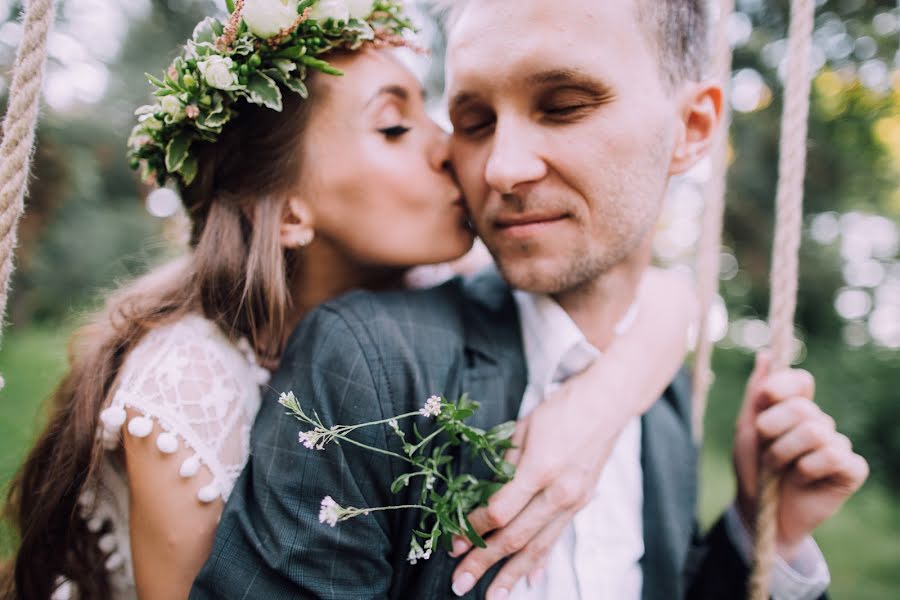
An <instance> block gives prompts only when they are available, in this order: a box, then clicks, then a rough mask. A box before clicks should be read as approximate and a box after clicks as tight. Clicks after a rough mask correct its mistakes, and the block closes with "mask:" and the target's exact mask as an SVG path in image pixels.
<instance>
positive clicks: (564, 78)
mask: <svg viewBox="0 0 900 600" xmlns="http://www.w3.org/2000/svg"><path fill="white" fill-rule="evenodd" d="M525 82H526V83H527V84H528V85H547V84H553V83H576V84H588V85H591V86H592V87H606V85H604V84H603V83H602V82H601V81H598V80H597V79H596V78H594V77H591V76H590V75H587V74H586V73H584V72H583V71H578V70H576V69H551V70H549V71H540V72H538V73H533V74H531V75H529V76H528V77H526V78H525Z"/></svg>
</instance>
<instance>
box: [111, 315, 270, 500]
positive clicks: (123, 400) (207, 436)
mask: <svg viewBox="0 0 900 600" xmlns="http://www.w3.org/2000/svg"><path fill="white" fill-rule="evenodd" d="M244 346H245V347H243V348H242V347H239V346H238V347H236V346H235V345H234V344H232V343H231V342H230V341H229V340H228V339H227V338H226V337H225V336H224V335H223V334H222V333H221V332H220V331H219V330H218V328H217V327H216V326H215V324H213V323H212V322H210V321H207V320H206V319H203V318H202V317H199V316H194V317H187V318H185V319H183V320H181V321H179V322H177V323H175V324H174V325H171V326H167V327H163V328H160V329H158V330H154V331H153V332H151V333H149V334H148V335H147V337H146V338H145V339H143V340H142V341H141V342H140V343H139V344H138V345H137V347H136V348H135V349H134V350H133V351H132V352H131V354H130V355H129V357H128V359H127V360H126V363H125V365H124V368H123V370H122V375H121V377H120V378H119V385H118V388H117V389H116V392H115V394H114V396H113V399H112V402H111V403H110V405H109V406H108V407H107V408H106V409H104V410H103V412H102V413H101V415H100V418H101V421H102V428H101V432H100V435H101V436H102V439H103V442H104V445H105V446H106V447H107V448H110V449H114V448H117V447H118V446H119V443H120V436H121V431H122V428H123V427H127V429H128V433H130V434H131V435H133V436H136V437H141V438H143V437H147V436H149V435H150V434H151V433H152V432H153V430H154V422H156V423H158V424H159V426H160V429H161V430H162V432H161V433H159V435H158V436H157V438H156V446H157V448H158V449H159V451H160V452H162V453H163V454H174V453H175V452H177V451H178V449H179V447H180V446H181V444H184V445H185V446H187V447H188V448H190V449H191V451H192V452H191V456H190V457H189V458H187V459H186V460H184V461H183V462H182V464H181V467H180V471H179V473H180V475H181V476H182V477H185V478H187V477H193V476H194V475H196V474H197V473H198V471H199V470H200V467H201V465H205V466H206V467H207V468H208V469H209V471H210V472H211V473H212V475H213V480H212V482H211V483H210V484H208V485H206V486H204V487H202V488H201V489H200V491H199V492H198V494H197V496H198V498H199V499H200V501H202V502H206V503H208V502H213V501H215V500H217V499H218V498H220V497H221V498H223V499H225V500H227V499H228V495H229V494H230V492H231V489H232V487H233V486H234V481H235V479H236V478H237V476H238V474H239V473H240V471H241V469H242V468H243V466H244V463H245V462H246V460H247V455H248V448H249V437H250V426H251V424H252V423H253V419H254V418H255V415H256V411H257V410H258V408H259V398H260V392H259V387H258V386H259V385H260V384H262V383H264V382H265V381H266V380H267V379H268V372H267V371H265V370H264V369H262V368H260V367H258V366H256V363H255V360H254V359H253V356H252V352H250V351H249V347H246V345H244ZM126 409H130V410H126ZM129 413H130V414H131V415H134V414H135V413H138V414H139V416H133V417H132V418H131V419H130V420H128V415H129ZM126 421H127V423H126Z"/></svg>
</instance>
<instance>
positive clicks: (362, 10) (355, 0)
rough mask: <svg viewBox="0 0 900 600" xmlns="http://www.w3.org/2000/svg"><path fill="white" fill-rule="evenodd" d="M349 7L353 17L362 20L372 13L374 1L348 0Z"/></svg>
mask: <svg viewBox="0 0 900 600" xmlns="http://www.w3.org/2000/svg"><path fill="white" fill-rule="evenodd" d="M347 8H348V10H349V11H350V18H351V19H358V20H360V21H362V20H365V19H366V18H367V17H368V16H369V15H371V14H372V8H374V3H373V2H372V0H347Z"/></svg>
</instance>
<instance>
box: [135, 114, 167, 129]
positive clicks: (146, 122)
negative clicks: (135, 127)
mask: <svg viewBox="0 0 900 600" xmlns="http://www.w3.org/2000/svg"><path fill="white" fill-rule="evenodd" d="M140 122H141V125H143V126H144V129H146V130H147V131H159V130H160V129H162V128H163V122H162V121H160V120H159V119H157V118H156V117H154V116H153V115H144V116H143V117H141V119H140Z"/></svg>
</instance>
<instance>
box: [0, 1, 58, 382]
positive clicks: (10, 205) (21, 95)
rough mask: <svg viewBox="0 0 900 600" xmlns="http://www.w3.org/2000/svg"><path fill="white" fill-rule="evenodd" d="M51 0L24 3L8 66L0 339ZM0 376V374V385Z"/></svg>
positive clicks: (1, 170)
mask: <svg viewBox="0 0 900 600" xmlns="http://www.w3.org/2000/svg"><path fill="white" fill-rule="evenodd" d="M52 23H53V0H31V1H30V2H29V3H28V4H27V6H26V8H25V27H24V29H25V34H24V36H23V39H22V44H21V46H19V51H18V53H17V54H16V62H15V66H14V68H13V79H12V84H11V85H10V91H9V102H8V107H7V111H6V117H4V120H3V141H2V143H0V157H2V163H0V340H2V335H3V321H4V320H5V317H6V304H7V300H8V294H9V283H10V279H11V278H12V272H13V251H14V250H15V247H16V240H17V236H16V227H17V225H18V223H19V218H20V217H21V216H22V212H23V211H24V210H25V191H26V187H27V183H28V171H29V166H30V164H31V157H32V150H33V147H34V135H35V128H36V126H37V115H38V108H39V105H40V96H41V84H42V82H43V78H44V64H45V63H46V58H47V34H48V32H49V30H50V26H51V25H52ZM2 387H3V379H2V378H0V388H2Z"/></svg>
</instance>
